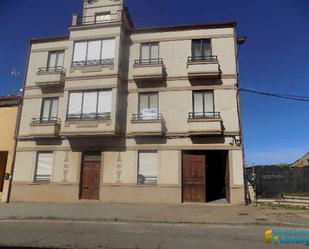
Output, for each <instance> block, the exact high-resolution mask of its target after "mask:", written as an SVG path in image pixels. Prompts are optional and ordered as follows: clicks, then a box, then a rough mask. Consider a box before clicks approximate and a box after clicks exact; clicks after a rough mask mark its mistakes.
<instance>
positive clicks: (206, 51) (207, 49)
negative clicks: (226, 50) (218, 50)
mask: <svg viewBox="0 0 309 249" xmlns="http://www.w3.org/2000/svg"><path fill="white" fill-rule="evenodd" d="M203 56H211V46H210V40H203Z"/></svg>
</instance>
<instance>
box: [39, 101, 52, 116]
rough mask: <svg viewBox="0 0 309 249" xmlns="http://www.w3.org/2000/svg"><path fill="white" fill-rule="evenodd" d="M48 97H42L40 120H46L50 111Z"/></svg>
mask: <svg viewBox="0 0 309 249" xmlns="http://www.w3.org/2000/svg"><path fill="white" fill-rule="evenodd" d="M50 101H51V100H50V99H43V110H42V117H41V119H42V121H48V119H49V111H50Z"/></svg>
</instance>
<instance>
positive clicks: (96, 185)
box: [80, 161, 101, 200]
mask: <svg viewBox="0 0 309 249" xmlns="http://www.w3.org/2000/svg"><path fill="white" fill-rule="evenodd" d="M100 169H101V162H100V161H84V162H83V165H82V174H81V193H80V198H81V199H86V200H99V194H100V172H101V170H100Z"/></svg>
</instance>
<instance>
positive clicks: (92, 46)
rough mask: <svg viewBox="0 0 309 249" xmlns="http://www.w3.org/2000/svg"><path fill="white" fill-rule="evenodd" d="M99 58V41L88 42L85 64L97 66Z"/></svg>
mask: <svg viewBox="0 0 309 249" xmlns="http://www.w3.org/2000/svg"><path fill="white" fill-rule="evenodd" d="M100 56H101V41H90V42H89V43H88V52H87V62H88V63H89V62H90V63H89V64H92V63H93V64H97V63H99V62H100V61H99V60H100Z"/></svg>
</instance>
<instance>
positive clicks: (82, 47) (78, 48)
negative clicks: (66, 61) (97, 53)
mask: <svg viewBox="0 0 309 249" xmlns="http://www.w3.org/2000/svg"><path fill="white" fill-rule="evenodd" d="M86 53H87V42H75V47H74V56H73V61H74V62H78V61H86Z"/></svg>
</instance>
